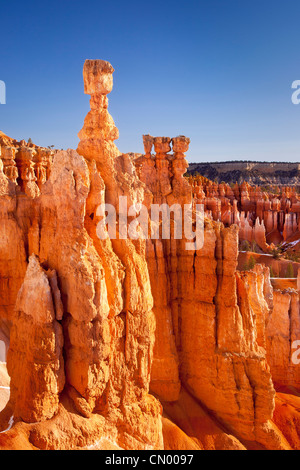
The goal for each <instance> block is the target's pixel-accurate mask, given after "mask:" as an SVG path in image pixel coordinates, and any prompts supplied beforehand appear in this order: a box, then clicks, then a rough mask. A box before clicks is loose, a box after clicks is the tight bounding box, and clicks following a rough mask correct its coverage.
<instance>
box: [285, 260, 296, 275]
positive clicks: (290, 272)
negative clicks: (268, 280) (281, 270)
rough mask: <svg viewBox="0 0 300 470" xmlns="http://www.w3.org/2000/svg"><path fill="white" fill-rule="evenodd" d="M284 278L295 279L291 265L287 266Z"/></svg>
mask: <svg viewBox="0 0 300 470" xmlns="http://www.w3.org/2000/svg"><path fill="white" fill-rule="evenodd" d="M286 277H287V279H292V278H294V277H295V272H294V266H293V265H292V263H289V264H288V267H287V270H286Z"/></svg>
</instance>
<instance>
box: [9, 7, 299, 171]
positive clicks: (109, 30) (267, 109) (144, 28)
mask: <svg viewBox="0 0 300 470" xmlns="http://www.w3.org/2000/svg"><path fill="white" fill-rule="evenodd" d="M0 18H1V49H0V51H1V52H0V80H4V81H5V82H6V87H7V104H6V105H0V130H2V131H3V132H5V133H6V134H8V135H10V136H12V137H14V138H17V139H22V138H24V139H26V140H27V139H28V138H29V137H31V138H32V139H33V141H34V142H35V143H37V144H39V145H44V146H48V145H52V144H53V145H55V147H58V148H68V147H70V148H76V147H77V143H78V138H77V133H78V131H79V130H80V129H81V127H82V125H83V120H84V117H85V115H86V113H87V112H88V110H89V97H88V96H86V95H84V93H83V80H82V67H83V63H84V60H85V59H105V60H108V61H110V62H111V63H112V65H113V66H114V68H115V69H116V72H115V74H114V90H113V92H112V93H111V94H110V95H109V102H110V106H109V110H110V113H111V114H112V116H113V118H114V120H115V122H116V125H117V126H118V128H119V131H120V139H119V140H118V141H117V142H116V143H117V145H118V147H119V149H120V150H121V151H122V152H130V151H132V152H142V151H143V146H142V134H145V133H146V134H148V133H150V134H152V135H155V136H160V135H167V136H170V137H173V136H176V135H178V134H184V135H187V136H189V137H190V138H191V146H190V151H189V152H188V160H189V161H190V162H193V161H216V160H219V161H222V160H235V159H236V160H239V159H249V160H266V161H267V160H269V161H272V160H281V161H285V160H289V161H300V158H299V156H300V132H299V131H300V127H299V124H300V105H299V106H295V105H293V104H292V102H291V95H292V89H291V84H292V82H293V81H294V80H300V57H299V44H300V2H299V0H285V1H283V0H280V1H279V0H272V1H271V0H199V1H193V0H186V1H176V0H173V1H165V0H160V1H157V0H153V1H151V2H143V1H142V0H139V1H130V0H126V1H125V0H122V1H120V0H115V1H108V0H106V1H102V0H98V1H96V0H85V1H78V0H60V1H57V0H51V1H49V0H43V1H41V0H39V1H14V0H10V1H6V2H4V1H2V2H1V5H0Z"/></svg>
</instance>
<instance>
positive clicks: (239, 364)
mask: <svg viewBox="0 0 300 470" xmlns="http://www.w3.org/2000/svg"><path fill="white" fill-rule="evenodd" d="M112 74H113V68H112V66H111V65H110V64H109V63H108V62H105V61H86V63H85V65H84V85H85V92H86V93H87V94H89V95H91V100H90V105H91V110H90V112H89V113H88V115H87V117H86V119H85V122H84V127H83V129H82V130H81V131H80V133H79V137H80V143H79V146H78V149H77V151H75V150H68V151H61V152H54V153H52V152H51V151H50V153H49V152H48V151H46V150H45V149H41V148H38V147H35V146H33V145H32V144H30V145H27V144H26V143H24V142H21V143H20V142H16V141H14V140H12V139H8V138H7V137H6V136H4V137H3V135H2V136H0V138H1V139H2V140H1V141H0V144H1V160H0V162H1V163H0V198H1V204H0V207H1V210H0V218H1V225H0V227H1V231H2V232H1V235H2V236H1V242H0V294H1V296H0V331H1V334H2V337H3V338H5V341H6V343H7V345H8V344H9V349H8V355H7V369H8V372H9V375H10V399H9V402H8V404H7V406H6V407H5V409H4V410H3V412H2V413H1V415H0V448H1V449H87V448H98V449H119V448H121V449H163V448H165V449H197V450H198V449H199V450H200V449H212V450H214V449H235V450H236V449H291V448H299V447H298V445H299V436H300V429H299V421H298V414H297V413H298V412H297V408H296V402H294V401H293V398H291V397H289V398H287V397H286V395H283V396H282V395H279V396H278V397H277V401H276V391H275V387H276V388H277V389H278V390H280V391H281V392H282V391H285V392H286V391H288V392H289V393H290V392H291V391H293V390H295V389H298V387H299V375H298V370H297V368H296V366H294V364H291V360H290V357H291V347H290V346H289V345H290V343H291V341H294V340H295V339H297V338H298V335H299V294H298V292H296V291H295V292H294V291H293V292H288V293H286V292H280V293H277V292H276V291H275V292H273V289H272V286H271V283H270V274H269V270H268V269H267V268H264V267H261V266H257V267H256V268H255V270H253V271H251V272H239V271H238V270H237V264H238V246H239V233H240V229H239V227H238V225H235V224H232V223H228V224H224V223H222V221H221V219H220V220H218V219H216V220H213V217H205V220H204V221H203V229H204V238H203V243H201V244H200V246H198V245H197V244H196V245H194V248H193V249H189V250H187V249H186V244H187V243H190V242H191V240H190V237H189V236H188V235H186V234H185V236H184V237H183V238H181V239H177V237H176V236H175V233H176V230H177V229H178V226H176V223H175V222H176V221H175V218H174V217H173V218H171V226H170V233H171V236H170V237H169V238H165V237H162V236H161V231H160V224H158V227H156V226H155V224H153V223H152V221H150V220H148V219H147V220H146V225H147V226H149V227H150V228H151V229H152V230H155V229H157V228H158V234H159V236H158V238H156V239H147V240H146V239H144V238H143V237H138V236H137V237H132V238H126V237H124V236H123V235H124V233H123V231H124V229H126V230H127V229H128V226H129V223H130V222H132V215H131V216H130V217H129V218H128V221H127V224H125V227H124V225H122V224H121V220H123V219H124V216H125V215H126V214H125V209H124V207H123V205H122V204H121V203H120V201H122V199H120V197H121V198H122V197H126V198H127V201H128V206H130V205H132V206H133V207H134V208H135V209H136V212H137V213H139V210H141V204H142V203H144V205H145V207H147V208H149V206H150V204H151V202H153V203H154V204H163V203H166V204H169V205H173V204H178V205H179V208H182V209H183V208H184V206H185V205H187V206H188V207H189V208H190V213H191V215H190V218H191V222H192V225H193V227H194V225H195V223H196V221H197V219H196V213H195V211H194V209H195V206H194V204H195V191H194V189H193V186H192V185H191V184H189V182H188V181H187V180H186V179H185V178H183V175H184V173H185V171H186V168H187V162H186V159H185V152H187V150H188V146H189V139H188V138H186V137H184V136H178V137H175V138H173V139H171V138H169V137H156V138H153V137H152V136H149V135H148V136H144V144H145V155H142V156H139V157H138V158H136V156H135V155H132V154H126V155H124V154H120V152H119V151H118V149H117V147H116V145H115V143H114V142H115V140H116V139H117V138H118V130H117V128H116V127H115V124H114V121H113V119H112V117H111V116H110V115H109V112H108V98H107V95H108V94H109V93H110V92H111V90H112V84H113V79H112ZM153 145H154V149H155V152H156V156H155V157H153V156H152V154H151V150H152V147H153ZM171 149H172V150H173V153H170V152H171ZM208 186H209V185H208ZM240 194H241V193H240ZM198 195H199V194H198ZM232 197H233V198H234V194H233V196H232ZM241 200H242V201H243V204H245V205H246V206H247V196H246V190H245V191H244V192H243V194H242V199H241ZM103 203H106V204H111V205H112V206H113V207H115V208H116V219H117V221H118V224H117V226H116V234H115V235H116V236H115V237H112V236H109V233H108V232H107V229H106V228H103V227H102V232H103V231H104V234H105V235H106V236H105V237H99V224H100V225H101V221H102V218H103V215H104V214H103V213H101V211H99V206H100V205H101V204H103ZM232 203H233V200H232ZM233 207H236V205H235V204H233ZM247 207H248V206H247ZM221 212H222V211H221ZM225 225H227V226H225ZM12 246H14V247H16V249H15V250H12V249H11V248H12ZM0 340H1V338H0ZM0 379H1V378H0ZM274 385H275V387H274ZM0 386H1V384H0ZM6 386H7V385H6ZM280 387H285V388H284V390H283V388H280ZM0 391H1V390H0ZM286 403H289V405H288V406H289V408H288V410H289V412H288V414H285V412H284V408H285V404H286ZM289 420H292V421H293V430H292V431H291V430H289V429H288V424H287V423H288V422H289Z"/></svg>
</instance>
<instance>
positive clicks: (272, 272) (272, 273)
mask: <svg viewBox="0 0 300 470" xmlns="http://www.w3.org/2000/svg"><path fill="white" fill-rule="evenodd" d="M270 277H271V278H274V277H276V276H275V273H274V269H273V268H272V266H271V267H270Z"/></svg>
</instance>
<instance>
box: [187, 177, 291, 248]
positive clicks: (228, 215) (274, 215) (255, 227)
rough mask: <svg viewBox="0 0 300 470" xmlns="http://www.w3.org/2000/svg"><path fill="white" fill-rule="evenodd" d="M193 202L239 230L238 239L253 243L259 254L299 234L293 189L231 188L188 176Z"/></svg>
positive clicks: (210, 214) (214, 218) (243, 185)
mask: <svg viewBox="0 0 300 470" xmlns="http://www.w3.org/2000/svg"><path fill="white" fill-rule="evenodd" d="M189 182H190V185H191V186H192V189H193V197H194V200H195V202H198V203H201V204H204V208H205V211H206V214H207V215H208V216H210V217H212V218H213V220H216V221H217V220H220V221H222V222H223V223H224V224H225V225H231V224H237V225H239V227H240V240H247V241H249V242H253V241H255V242H256V243H257V245H258V246H259V247H260V248H261V250H262V251H263V252H268V250H269V246H268V245H269V244H272V243H275V244H279V243H280V242H283V241H287V240H289V239H290V238H291V237H292V236H293V235H294V234H296V233H298V232H299V231H300V215H299V212H300V209H299V208H300V197H299V194H297V193H296V191H295V188H294V189H292V188H286V187H283V188H281V194H279V192H280V191H279V189H278V187H277V188H274V187H273V188H272V187H271V188H270V190H269V191H268V192H263V190H262V189H261V188H259V187H252V186H250V185H249V184H248V183H243V184H241V185H238V184H236V186H235V187H234V189H232V188H231V187H230V186H229V185H227V184H225V183H222V184H217V183H213V182H211V181H209V180H207V179H206V178H203V177H199V176H195V177H189Z"/></svg>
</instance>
